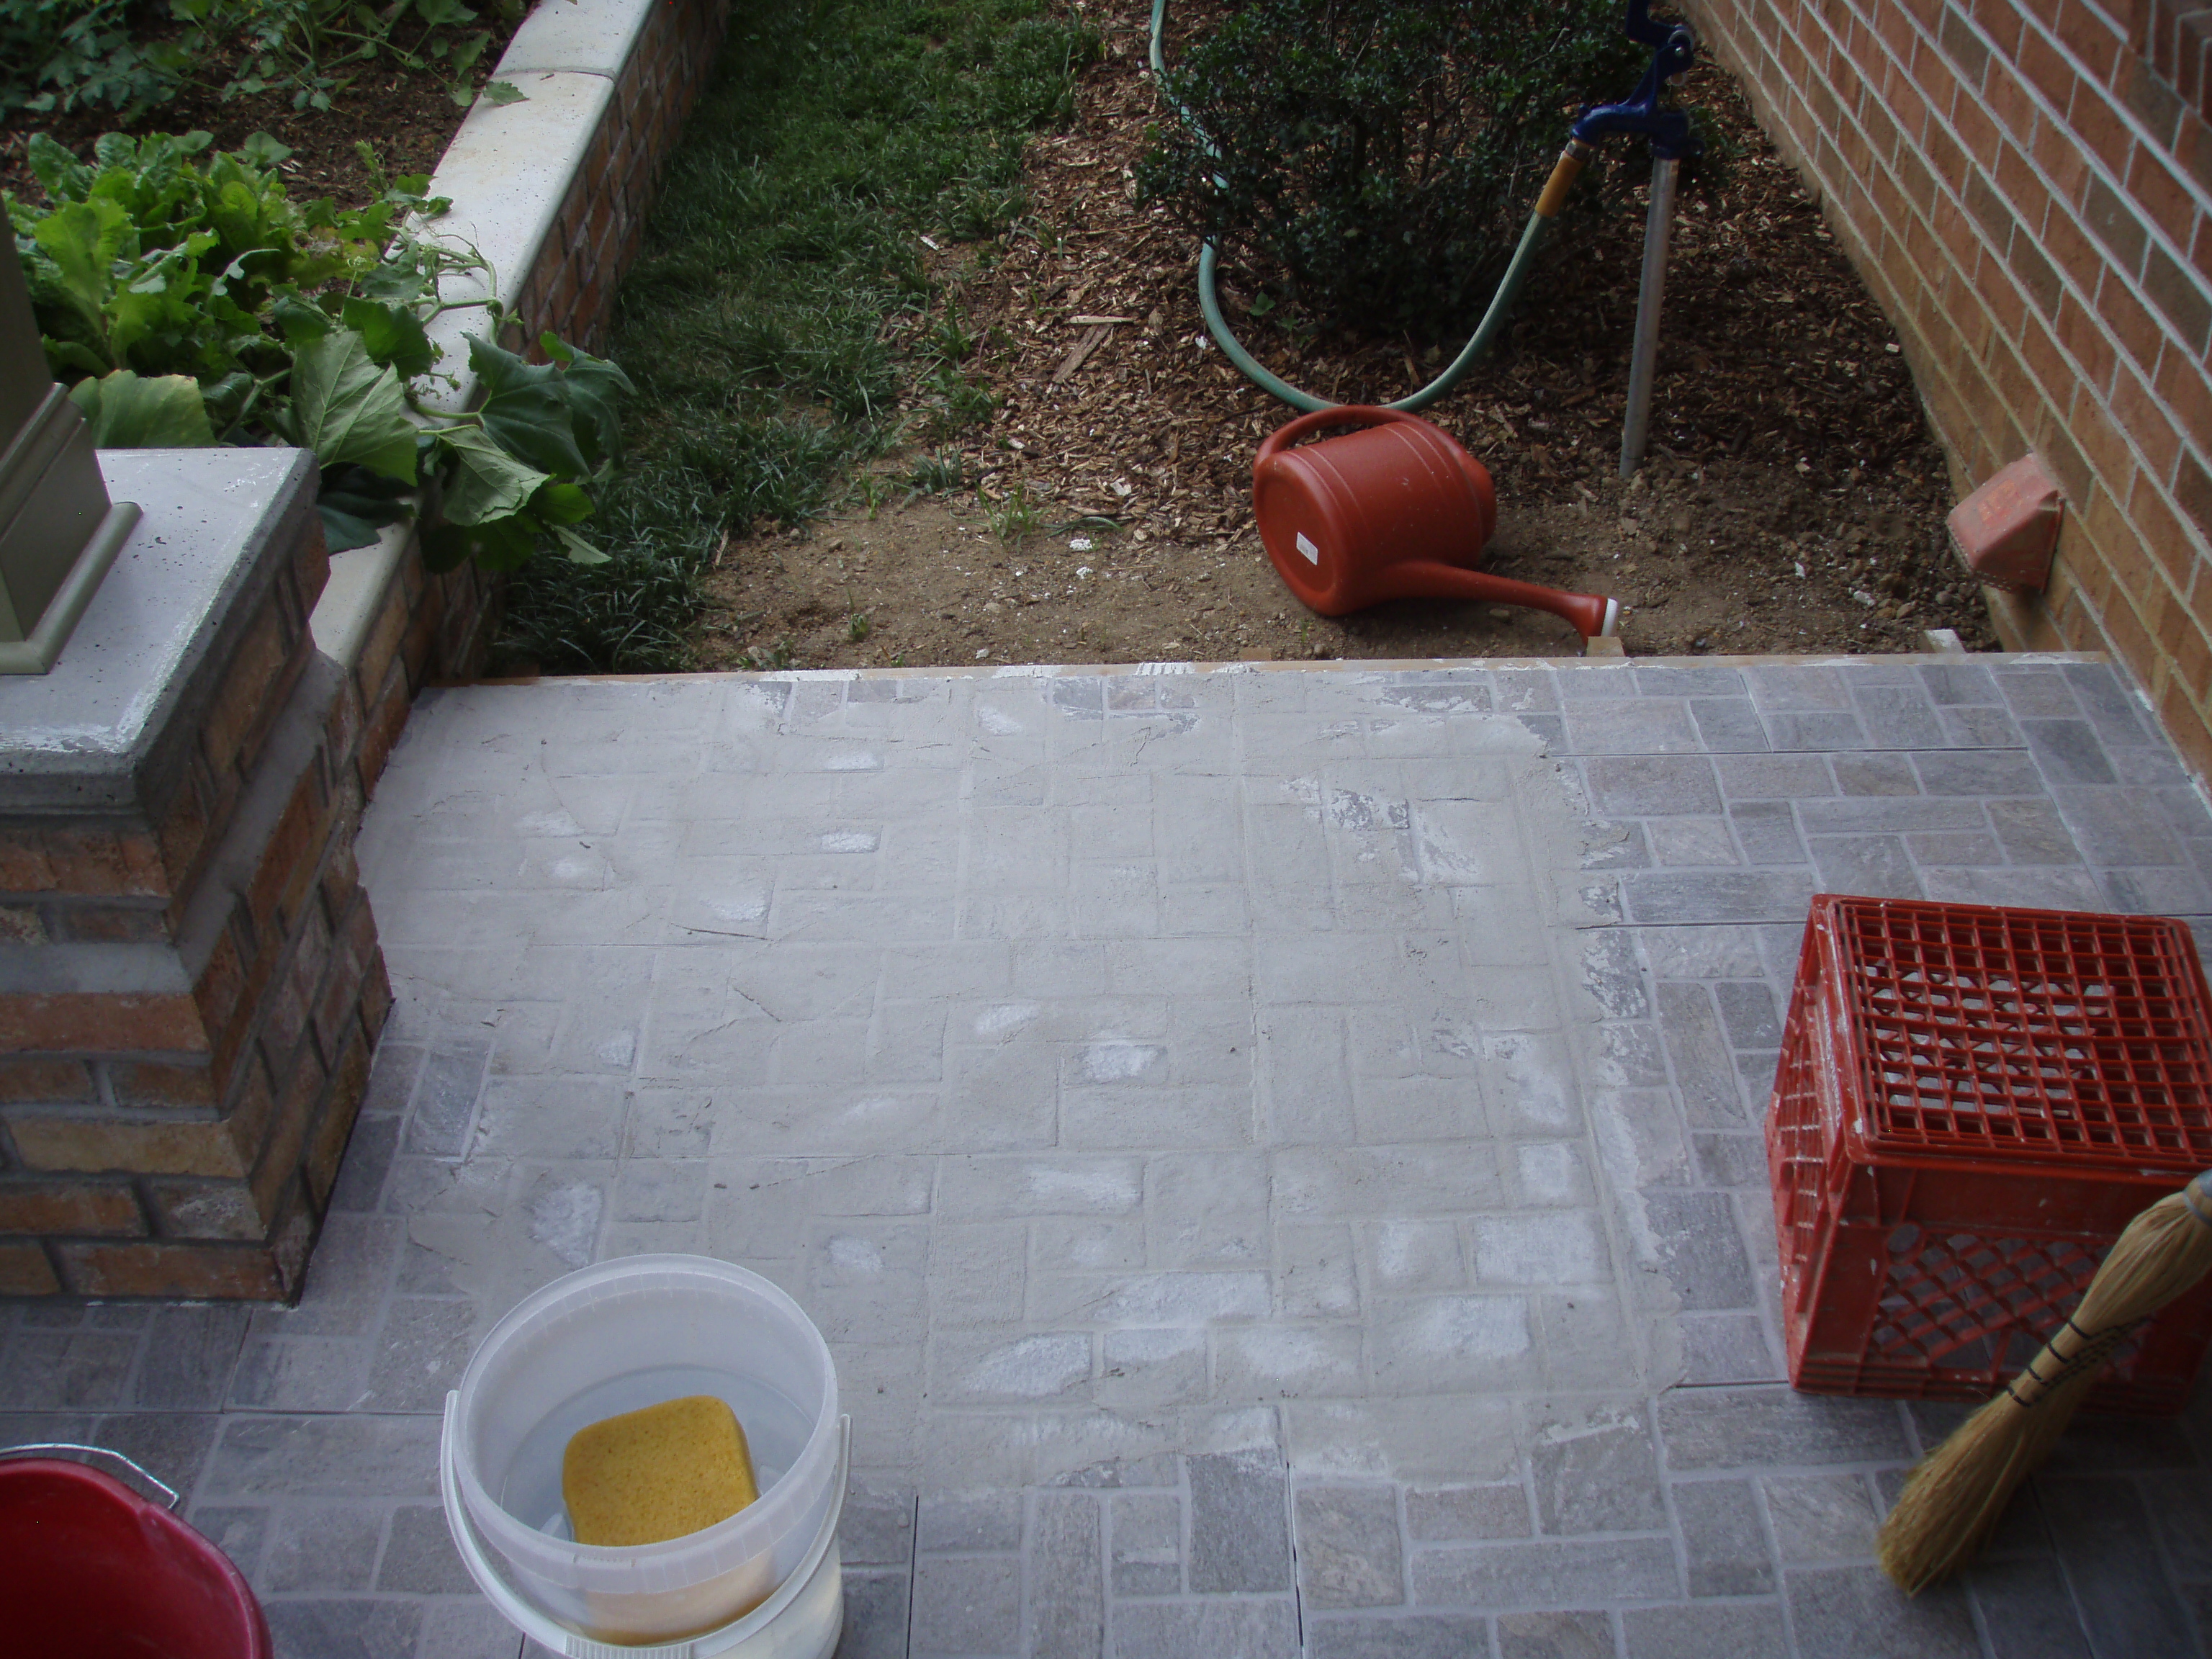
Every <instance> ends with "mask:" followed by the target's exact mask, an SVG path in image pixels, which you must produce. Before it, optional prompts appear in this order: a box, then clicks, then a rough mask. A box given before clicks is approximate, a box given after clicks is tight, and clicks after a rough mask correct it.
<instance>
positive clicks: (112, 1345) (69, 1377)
mask: <svg viewBox="0 0 2212 1659" xmlns="http://www.w3.org/2000/svg"><path fill="white" fill-rule="evenodd" d="M4 1355H5V1363H4V1364H0V1411H38V1410H64V1411H66V1410H72V1409H77V1410H92V1411H98V1410H101V1409H104V1408H106V1407H112V1406H122V1405H126V1404H128V1403H129V1401H130V1397H131V1367H132V1364H134V1362H135V1361H136V1360H137V1358H138V1337H137V1334H136V1333H134V1332H130V1331H89V1330H80V1331H46V1330H21V1331H17V1332H16V1333H15V1334H14V1335H13V1336H11V1337H9V1339H8V1342H7V1346H6V1349H5V1350H4Z"/></svg>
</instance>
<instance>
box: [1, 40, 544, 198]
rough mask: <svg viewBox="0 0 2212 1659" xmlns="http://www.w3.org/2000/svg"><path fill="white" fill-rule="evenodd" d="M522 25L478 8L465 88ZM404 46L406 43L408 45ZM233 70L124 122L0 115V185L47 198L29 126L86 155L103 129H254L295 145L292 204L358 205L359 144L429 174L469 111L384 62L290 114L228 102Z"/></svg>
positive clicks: (288, 98)
mask: <svg viewBox="0 0 2212 1659" xmlns="http://www.w3.org/2000/svg"><path fill="white" fill-rule="evenodd" d="M519 21H520V15H519V14H518V15H517V17H516V18H515V19H514V20H513V21H503V20H501V18H500V17H499V16H497V15H496V14H495V12H493V11H492V9H490V8H489V7H486V8H484V9H482V10H481V11H480V13H479V15H478V17H477V21H476V22H475V23H474V24H472V25H471V26H470V27H471V29H476V28H483V29H486V30H489V32H490V34H491V40H490V42H489V45H487V46H485V47H484V50H483V53H482V54H481V55H480V56H479V57H478V58H477V64H476V68H475V69H474V70H472V71H471V75H470V76H469V83H470V84H471V86H474V87H477V88H482V87H483V84H484V82H487V81H489V79H490V78H491V71H492V66H493V65H494V64H497V63H498V62H499V56H500V53H501V52H504V51H505V50H506V49H507V40H508V38H509V37H510V36H511V35H513V33H514V27H515V23H516V22H519ZM167 27H169V28H173V27H175V26H174V25H173V24H170V25H167ZM163 32H165V31H164V27H162V26H157V25H151V24H150V22H149V30H148V33H149V37H151V36H158V35H159V34H161V33H163ZM408 44H409V45H410V46H412V44H413V42H412V41H411V40H410V41H409V42H408ZM234 68H235V66H234V65H233V64H228V63H222V62H215V61H210V63H209V64H208V65H207V67H206V69H205V71H204V82H203V83H200V84H195V85H191V86H187V87H185V88H182V89H181V90H180V91H179V93H178V94H177V95H176V97H174V98H173V99H172V100H169V101H168V102H167V103H166V104H156V105H155V106H153V107H152V108H150V109H149V110H148V111H146V112H145V113H144V114H143V115H142V116H141V117H140V118H138V119H137V120H136V121H133V122H131V123H130V124H129V125H127V126H126V125H124V124H123V123H121V122H119V121H118V119H117V118H116V117H117V112H115V111H113V110H112V109H79V110H74V111H72V112H70V113H68V114H65V115H64V114H43V115H42V114H39V113H37V112H33V111H30V110H16V111H15V112H12V113H10V114H9V116H8V117H7V118H5V119H4V120H0V190H6V191H14V192H15V194H16V195H17V196H18V197H21V198H22V199H24V200H25V201H29V202H37V203H41V204H43V203H44V202H45V200H46V192H45V191H43V190H41V189H40V186H39V181H38V180H37V179H35V178H33V177H32V175H31V171H30V168H29V167H27V165H26V164H25V156H26V154H27V148H26V147H27V144H28V143H29V141H30V137H31V135H32V134H33V133H34V132H43V133H45V134H46V135H47V136H48V137H51V138H53V139H54V140H56V141H57V142H58V143H61V144H62V145H64V147H66V148H67V149H70V151H72V152H74V153H75V154H76V155H80V156H84V157H87V158H88V157H89V156H90V155H91V153H92V143H93V140H94V139H95V138H97V137H100V134H102V133H104V132H112V131H128V132H130V133H131V134H132V135H133V136H137V137H143V136H144V135H146V134H148V133H155V132H171V133H180V132H191V131H205V132H210V133H212V134H214V135H215V142H216V148H217V149H236V148H237V147H238V146H239V145H240V144H241V143H245V142H246V139H247V138H249V137H252V135H253V134H255V133H257V132H265V133H267V134H268V135H269V136H270V137H272V138H274V139H276V142H277V143H281V144H284V145H287V146H289V148H290V149H291V151H292V155H291V156H290V158H289V160H287V161H285V162H284V163H283V171H284V174H285V179H286V185H287V188H288V189H289V191H290V193H291V197H292V199H293V200H294V201H295V202H303V201H311V200H313V199H314V198H315V197H320V196H327V197H331V198H332V199H333V200H335V201H337V203H339V204H341V205H343V206H349V207H357V206H361V205H363V204H366V203H368V202H369V201H370V200H372V199H374V196H375V194H376V191H375V188H374V185H372V183H371V182H370V178H369V171H368V167H367V166H366V165H365V164H364V163H363V162H362V157H361V155H360V152H359V150H358V149H356V145H358V144H360V143H363V142H366V143H368V144H369V145H370V146H371V147H372V148H373V149H374V150H375V152H376V156H377V160H378V161H379V162H380V164H381V166H382V167H383V169H384V171H385V172H386V173H387V174H390V175H397V174H400V173H429V172H432V171H433V170H435V168H436V167H437V165H438V158H439V157H440V156H441V155H444V154H445V152H446V146H447V143H450V142H451V141H452V139H453V134H454V133H455V132H456V131H458V130H459V127H460V125H461V122H462V119H463V118H465V116H466V115H467V114H468V112H467V111H466V110H465V109H464V108H463V107H461V106H459V105H458V104H456V103H455V102H454V101H453V97H452V95H451V94H449V93H448V92H447V89H446V83H445V82H442V81H441V80H439V79H438V78H437V77H436V76H432V75H427V74H421V73H410V72H409V71H407V70H402V69H399V68H398V67H396V66H395V65H394V64H392V62H391V61H390V60H389V59H386V60H383V61H380V62H377V63H374V64H350V65H348V66H347V70H350V71H351V72H352V73H354V74H355V75H356V79H355V80H354V81H353V82H351V84H349V85H348V86H346V87H344V88H342V89H340V90H339V91H337V92H336V93H333V94H331V107H330V108H329V109H327V110H295V109H294V108H293V107H292V94H290V93H289V92H269V93H261V94H255V95H252V96H250V97H239V98H234V99H232V100H229V101H228V102H225V101H224V100H223V99H222V96H221V91H222V87H223V85H224V84H225V83H226V82H228V81H229V80H230V78H231V76H232V75H233V73H234ZM338 72H339V73H342V74H343V73H345V72H347V71H346V70H341V71H338Z"/></svg>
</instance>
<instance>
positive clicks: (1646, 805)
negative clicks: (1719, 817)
mask: <svg viewBox="0 0 2212 1659" xmlns="http://www.w3.org/2000/svg"><path fill="white" fill-rule="evenodd" d="M1583 775H1584V777H1585V778H1587V779H1588V781H1589V797H1590V805H1591V806H1592V807H1594V808H1595V810H1596V811H1599V812H1601V813H1602V814H1605V815H1606V816H1607V817H1624V818H1648V817H1664V816H1667V815H1668V814H1672V813H1677V812H1717V811H1720V805H1721V793H1720V786H1719V784H1718V783H1717V782H1716V781H1715V780H1714V776H1713V763H1711V761H1709V760H1705V759H1704V758H1703V757H1667V756H1649V755H1623V756H1617V757H1601V758H1597V759H1593V760H1589V761H1587V762H1585V763H1583Z"/></svg>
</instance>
